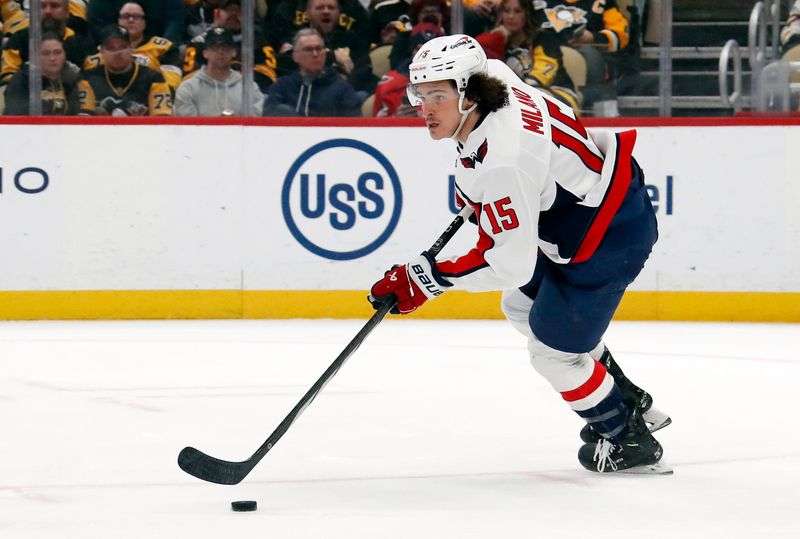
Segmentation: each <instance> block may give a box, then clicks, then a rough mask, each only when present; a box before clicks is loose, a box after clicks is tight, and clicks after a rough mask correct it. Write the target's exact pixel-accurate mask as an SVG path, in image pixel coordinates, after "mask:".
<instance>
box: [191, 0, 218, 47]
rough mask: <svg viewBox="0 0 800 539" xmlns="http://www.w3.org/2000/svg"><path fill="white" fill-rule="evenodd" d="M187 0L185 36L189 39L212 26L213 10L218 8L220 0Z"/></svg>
mask: <svg viewBox="0 0 800 539" xmlns="http://www.w3.org/2000/svg"><path fill="white" fill-rule="evenodd" d="M190 2H191V0H187V2H186V37H187V38H188V39H187V41H191V40H192V39H194V38H195V37H197V36H199V35H200V34H202V33H204V32H206V31H207V30H210V29H211V28H213V27H214V11H215V10H217V9H219V6H220V4H222V0H199V1H193V2H191V3H190Z"/></svg>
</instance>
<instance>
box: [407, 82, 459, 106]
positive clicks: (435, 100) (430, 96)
mask: <svg viewBox="0 0 800 539" xmlns="http://www.w3.org/2000/svg"><path fill="white" fill-rule="evenodd" d="M447 80H448V82H453V81H451V80H449V79H447ZM430 82H440V81H430ZM425 84H429V83H426V82H420V83H416V84H415V83H413V82H412V83H411V84H409V85H408V86H406V95H407V96H408V102H409V103H410V104H411V105H412V106H414V107H421V106H423V105H425V104H429V105H433V106H440V105H443V104H445V103H446V102H448V101H452V100H458V99H459V98H460V97H461V93H459V92H458V91H456V90H455V89H453V88H452V86H447V90H446V91H443V90H442V89H441V88H439V89H438V90H433V91H431V90H430V89H429V90H428V91H426V92H420V90H419V86H420V85H425Z"/></svg>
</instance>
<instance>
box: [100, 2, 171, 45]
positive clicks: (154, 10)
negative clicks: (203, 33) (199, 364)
mask: <svg viewBox="0 0 800 539" xmlns="http://www.w3.org/2000/svg"><path fill="white" fill-rule="evenodd" d="M126 1H127V0H91V2H89V10H88V20H89V31H90V33H91V34H92V38H93V39H94V41H95V43H99V42H100V36H99V31H100V30H101V29H103V28H105V27H107V26H108V25H110V24H116V23H117V22H118V21H117V17H118V15H119V10H120V8H121V7H122V5H123V4H125V3H126ZM183 2H184V0H140V1H139V3H140V4H141V6H142V7H143V8H144V11H145V13H147V28H149V29H150V32H151V33H152V35H155V36H163V37H164V38H166V39H168V40H169V41H172V42H173V43H180V42H181V40H182V39H183V33H184V24H185V20H184V19H185V10H184V3H183Z"/></svg>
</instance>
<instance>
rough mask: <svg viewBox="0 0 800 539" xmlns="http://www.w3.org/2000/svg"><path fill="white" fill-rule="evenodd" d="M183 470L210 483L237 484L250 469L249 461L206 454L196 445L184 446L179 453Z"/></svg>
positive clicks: (179, 460) (179, 461) (179, 464)
mask: <svg viewBox="0 0 800 539" xmlns="http://www.w3.org/2000/svg"><path fill="white" fill-rule="evenodd" d="M178 466H180V468H181V470H183V471H184V472H186V473H188V474H189V475H193V476H195V477H197V478H198V479H202V480H203V481H208V482H209V483H217V484H220V485H236V484H238V483H240V482H241V481H242V479H244V478H245V476H246V475H247V474H248V472H249V471H250V467H249V466H248V463H247V461H244V462H229V461H227V460H220V459H217V458H214V457H212V456H210V455H206V454H205V453H203V452H202V451H200V450H199V449H195V448H194V447H184V448H183V449H182V450H181V452H180V453H179V454H178Z"/></svg>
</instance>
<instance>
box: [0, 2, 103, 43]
mask: <svg viewBox="0 0 800 539" xmlns="http://www.w3.org/2000/svg"><path fill="white" fill-rule="evenodd" d="M28 5H29V2H24V4H23V3H22V2H20V1H19V0H0V23H2V24H0V26H2V30H3V32H5V34H6V37H8V36H9V35H11V34H13V33H14V32H16V31H18V30H22V29H23V28H27V27H28V24H29V17H28V9H29V7H28ZM67 28H72V30H73V31H74V32H75V33H76V34H80V35H82V36H84V37H88V25H87V24H86V2H85V1H84V0H69V17H68V18H67Z"/></svg>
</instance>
